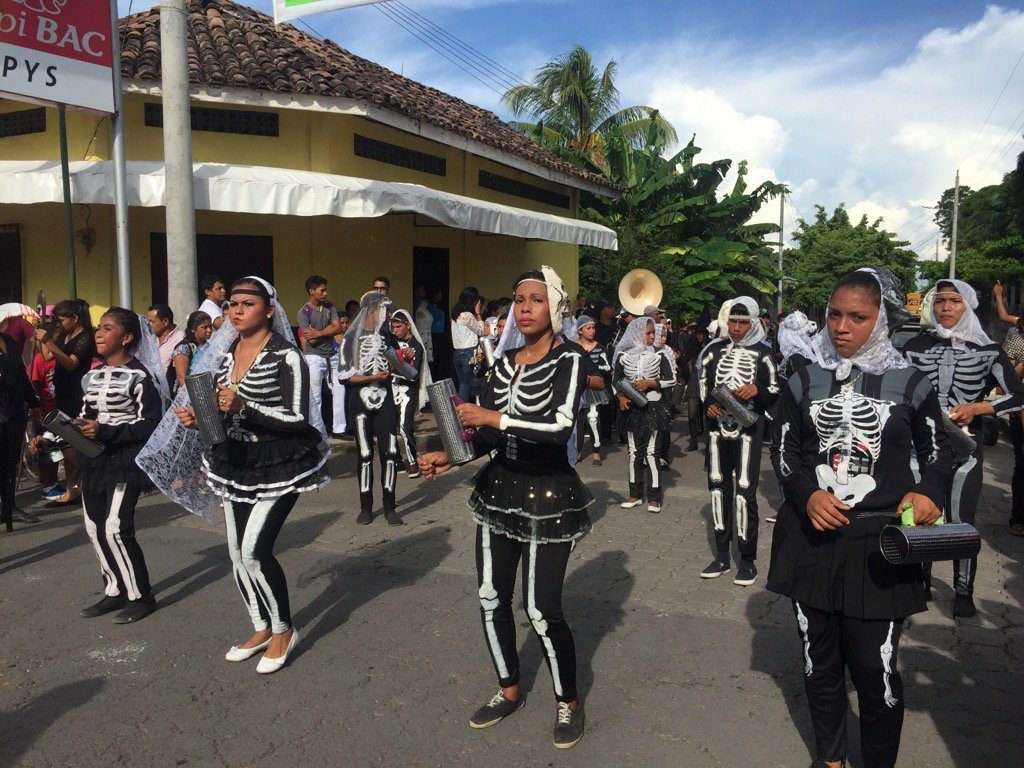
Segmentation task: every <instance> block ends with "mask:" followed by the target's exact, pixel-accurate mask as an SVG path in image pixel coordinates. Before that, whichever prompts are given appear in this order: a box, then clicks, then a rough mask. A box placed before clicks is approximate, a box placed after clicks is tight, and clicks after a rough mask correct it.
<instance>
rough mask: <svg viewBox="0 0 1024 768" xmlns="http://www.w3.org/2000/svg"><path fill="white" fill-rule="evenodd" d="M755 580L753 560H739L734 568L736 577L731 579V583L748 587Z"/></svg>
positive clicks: (755, 567) (755, 569)
mask: <svg viewBox="0 0 1024 768" xmlns="http://www.w3.org/2000/svg"><path fill="white" fill-rule="evenodd" d="M755 581H757V566H756V565H754V561H753V560H740V566H739V568H737V569H736V578H735V579H733V580H732V583H733V584H739V585H740V586H741V587H749V586H750V585H751V584H753V583H754V582H755Z"/></svg>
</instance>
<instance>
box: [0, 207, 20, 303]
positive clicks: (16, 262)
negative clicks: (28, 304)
mask: <svg viewBox="0 0 1024 768" xmlns="http://www.w3.org/2000/svg"><path fill="white" fill-rule="evenodd" d="M8 301H21V230H20V229H19V228H18V225H17V224H0V304H5V303H6V302H8Z"/></svg>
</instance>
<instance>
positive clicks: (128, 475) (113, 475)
mask: <svg viewBox="0 0 1024 768" xmlns="http://www.w3.org/2000/svg"><path fill="white" fill-rule="evenodd" d="M141 450H142V444H138V445H113V446H106V448H105V449H104V451H103V453H101V454H100V455H99V456H97V457H96V458H93V459H90V458H87V457H85V456H82V457H81V459H80V463H79V465H78V487H79V488H80V489H81V490H82V493H85V494H89V495H99V494H106V493H110V492H111V491H113V490H114V489H115V488H116V487H117V486H118V485H121V484H123V485H124V486H125V488H126V489H127V490H128V491H138V492H140V493H147V492H149V491H152V490H153V484H152V483H151V482H150V480H149V476H148V475H147V474H146V473H145V472H143V471H142V470H141V469H140V468H139V466H138V465H137V464H136V463H135V457H136V456H138V455H139V451H141Z"/></svg>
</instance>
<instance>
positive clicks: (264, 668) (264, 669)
mask: <svg viewBox="0 0 1024 768" xmlns="http://www.w3.org/2000/svg"><path fill="white" fill-rule="evenodd" d="M298 644H299V633H298V632H297V631H296V630H294V629H293V630H292V639H291V640H289V641H288V647H287V648H286V649H285V652H284V656H281V657H280V658H278V659H268V658H267V657H266V656H264V657H263V658H262V659H260V663H259V664H257V665H256V674H259V675H272V674H273V673H274V672H277V670H279V669H280V668H281V667H283V666H284V664H285V662H286V661H288V657H289V656H291V655H292V651H293V650H294V649H295V646H296V645H298Z"/></svg>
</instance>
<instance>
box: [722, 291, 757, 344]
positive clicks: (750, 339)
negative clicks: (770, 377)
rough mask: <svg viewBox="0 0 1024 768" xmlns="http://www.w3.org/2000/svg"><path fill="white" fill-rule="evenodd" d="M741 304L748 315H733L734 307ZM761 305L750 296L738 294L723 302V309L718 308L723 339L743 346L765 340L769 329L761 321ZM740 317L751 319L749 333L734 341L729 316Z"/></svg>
mask: <svg viewBox="0 0 1024 768" xmlns="http://www.w3.org/2000/svg"><path fill="white" fill-rule="evenodd" d="M737 304H740V305H742V306H743V307H744V308H746V310H747V314H746V315H733V314H732V308H733V307H734V306H735V305H737ZM759 312H760V307H758V306H757V302H756V301H755V300H754V299H752V298H751V297H750V296H737V297H736V298H735V299H729V300H728V301H724V302H722V307H721V309H719V310H718V333H719V335H720V336H721V337H722V338H723V339H729V341H730V342H731V343H733V344H737V345H739V346H741V347H752V346H754V345H755V344H757V343H758V342H760V341H763V340H764V337H765V334H766V333H767V330H766V329H765V327H764V323H762V322H761V319H760V317H759V316H758V313H759ZM730 316H731V317H734V318H740V319H743V320H748V319H749V320H750V328H749V329H748V330H747V333H746V334H745V335H744V336H743V338H742V339H740V340H739V341H732V337H731V336H730V335H729V318H730Z"/></svg>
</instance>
